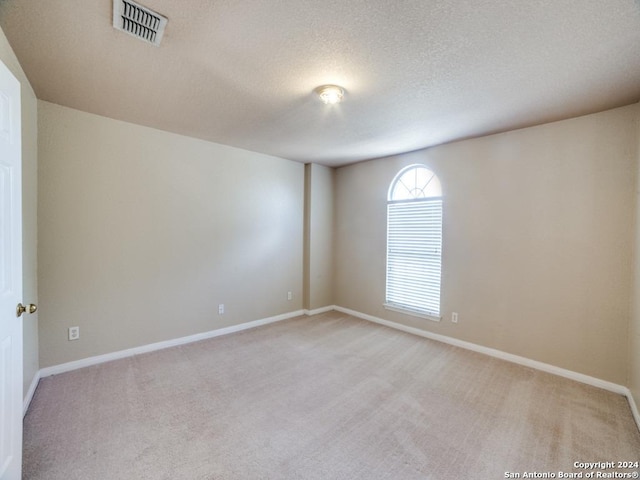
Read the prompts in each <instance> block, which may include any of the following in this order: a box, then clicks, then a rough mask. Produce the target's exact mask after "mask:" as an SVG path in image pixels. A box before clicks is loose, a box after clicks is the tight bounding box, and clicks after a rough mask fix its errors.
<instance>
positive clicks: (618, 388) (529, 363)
mask: <svg viewBox="0 0 640 480" xmlns="http://www.w3.org/2000/svg"><path fill="white" fill-rule="evenodd" d="M331 310H336V311H338V312H342V313H346V314H348V315H352V316H354V317H357V318H361V319H363V320H368V321H370V322H373V323H377V324H380V325H384V326H386V327H389V328H393V329H396V330H400V331H403V332H406V333H411V334H413V335H418V336H420V337H424V338H429V339H431V340H436V341H438V342H442V343H446V344H449V345H453V346H456V347H460V348H464V349H466V350H471V351H474V352H478V353H483V354H485V355H489V356H491V357H495V358H499V359H502V360H506V361H508V362H512V363H517V364H519V365H524V366H526V367H530V368H534V369H536V370H541V371H543V372H547V373H551V374H554V375H558V376H560V377H564V378H568V379H570V380H575V381H577V382H580V383H585V384H587V385H592V386H594V387H598V388H602V389H604V390H608V391H610V392H614V393H617V394H620V395H624V396H625V397H627V400H628V401H629V406H630V408H631V412H632V414H633V418H634V419H635V421H636V425H637V426H638V429H640V412H639V411H638V407H637V405H636V403H635V399H634V398H633V395H632V394H631V391H630V390H629V389H628V388H627V387H625V386H623V385H618V384H616V383H612V382H607V381H605V380H601V379H599V378H595V377H591V376H589V375H584V374H582V373H577V372H574V371H571V370H567V369H564V368H560V367H556V366H555V365H550V364H548V363H543V362H539V361H537V360H531V359H529V358H526V357H521V356H519V355H513V354H511V353H507V352H503V351H501V350H496V349H493V348H489V347H483V346H482V345H477V344H475V343H471V342H465V341H464V340H458V339H457V338H453V337H447V336H445V335H439V334H437V333H431V332H428V331H426V330H421V329H418V328H413V327H408V326H406V325H402V324H400V323H396V322H392V321H389V320H384V319H382V318H378V317H374V316H373V315H368V314H366V313H361V312H358V311H356V310H351V309H349V308H344V307H340V306H337V305H330V306H327V307H322V308H318V309H314V310H298V311H295V312H290V313H285V314H282V315H277V316H274V317H268V318H263V319H261V320H254V321H252V322H246V323H241V324H239V325H232V326H230V327H225V328H220V329H217V330H211V331H209V332H204V333H198V334H195V335H190V336H187V337H181V338H176V339H173V340H167V341H165V342H158V343H152V344H149V345H143V346H140V347H135V348H130V349H128V350H120V351H118V352H113V353H108V354H105V355H98V356H95V357H89V358H84V359H82V360H76V361H74V362H68V363H63V364H61V365H54V366H52V367H46V368H43V369H41V370H39V371H38V372H37V373H36V375H35V376H34V378H33V380H32V382H31V386H30V387H29V391H28V392H27V395H26V397H25V399H24V413H25V414H26V412H27V409H28V408H29V404H30V403H31V400H32V398H33V395H34V393H35V390H36V387H37V386H38V382H39V381H40V378H43V377H47V376H49V375H56V374H58V373H64V372H69V371H72V370H76V369H78V368H83V367H88V366H91V365H97V364H99V363H104V362H110V361H112V360H118V359H120V358H126V357H131V356H133V355H139V354H141V353H147V352H152V351H155V350H162V349H164V348H170V347H175V346H178V345H184V344H187V343H192V342H197V341H200V340H205V339H207V338H213V337H219V336H222V335H228V334H230V333H235V332H240V331H242V330H248V329H250V328H255V327H259V326H261V325H267V324H269V323H275V322H279V321H282V320H288V319H290V318H294V317H298V316H300V315H303V314H304V315H318V314H320V313H325V312H329V311H331Z"/></svg>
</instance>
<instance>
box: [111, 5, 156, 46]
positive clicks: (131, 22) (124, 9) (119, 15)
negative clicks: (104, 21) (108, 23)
mask: <svg viewBox="0 0 640 480" xmlns="http://www.w3.org/2000/svg"><path fill="white" fill-rule="evenodd" d="M166 25H167V19H166V18H165V17H163V16H162V15H160V14H159V13H156V12H154V11H153V10H149V9H148V8H147V7H143V6H142V5H140V4H139V3H136V2H134V1H132V0H113V27H114V28H115V29H116V30H122V31H123V32H126V33H128V34H130V35H133V36H134V37H137V38H139V39H141V40H144V41H145V42H148V43H151V44H152V45H155V46H156V47H157V46H158V45H160V40H162V34H163V33H164V27H165V26H166Z"/></svg>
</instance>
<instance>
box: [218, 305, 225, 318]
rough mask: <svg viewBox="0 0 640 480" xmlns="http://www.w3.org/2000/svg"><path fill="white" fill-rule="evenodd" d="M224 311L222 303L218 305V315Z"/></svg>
mask: <svg viewBox="0 0 640 480" xmlns="http://www.w3.org/2000/svg"><path fill="white" fill-rule="evenodd" d="M223 313H224V303H221V304H220V305H218V315H222V314H223Z"/></svg>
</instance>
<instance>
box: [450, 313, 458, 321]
mask: <svg viewBox="0 0 640 480" xmlns="http://www.w3.org/2000/svg"><path fill="white" fill-rule="evenodd" d="M451 321H452V322H453V323H458V312H453V313H452V314H451Z"/></svg>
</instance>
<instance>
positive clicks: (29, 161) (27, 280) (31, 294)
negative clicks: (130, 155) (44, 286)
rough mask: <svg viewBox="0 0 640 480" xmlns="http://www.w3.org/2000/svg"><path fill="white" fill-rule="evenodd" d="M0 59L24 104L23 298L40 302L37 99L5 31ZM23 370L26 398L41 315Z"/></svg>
mask: <svg viewBox="0 0 640 480" xmlns="http://www.w3.org/2000/svg"><path fill="white" fill-rule="evenodd" d="M0 60H1V61H2V62H3V63H4V64H5V65H6V66H7V67H8V68H9V70H11V72H12V73H13V75H14V76H15V77H16V78H17V79H18V80H19V81H20V89H21V102H22V111H21V113H22V270H23V271H22V275H23V282H22V297H23V303H36V304H37V303H38V282H37V247H36V245H37V228H36V225H37V220H36V217H37V211H36V210H37V194H38V187H37V182H38V178H37V177H38V173H37V171H38V158H37V154H38V148H37V137H38V130H37V128H38V119H37V118H38V112H37V101H36V96H35V94H34V92H33V89H32V88H31V84H30V83H29V80H28V79H27V77H26V76H25V74H24V72H23V71H22V67H20V63H19V62H18V59H17V58H16V56H15V54H14V53H13V50H12V49H11V46H10V45H9V42H8V41H7V38H6V37H5V35H4V32H3V31H2V30H0ZM22 318H23V324H22V325H23V369H24V375H23V378H24V387H23V391H24V394H25V395H26V393H27V391H28V390H29V386H30V385H31V382H32V380H33V378H34V377H35V375H36V374H37V372H38V368H39V364H38V312H36V313H35V314H32V315H23V317H22Z"/></svg>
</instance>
